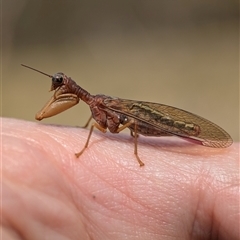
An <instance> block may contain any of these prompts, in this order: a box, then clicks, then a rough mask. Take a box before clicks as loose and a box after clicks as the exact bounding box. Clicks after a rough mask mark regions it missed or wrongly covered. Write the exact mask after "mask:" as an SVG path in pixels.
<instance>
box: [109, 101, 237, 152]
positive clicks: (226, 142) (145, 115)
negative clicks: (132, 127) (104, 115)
mask: <svg viewBox="0 0 240 240" xmlns="http://www.w3.org/2000/svg"><path fill="white" fill-rule="evenodd" d="M104 104H105V106H106V107H107V108H109V109H111V110H113V111H116V112H118V113H122V114H124V115H126V116H129V117H132V118H134V119H136V120H137V121H142V122H144V123H147V124H149V125H150V126H153V127H154V128H158V129H160V130H161V131H165V132H167V133H170V134H172V135H176V136H179V137H183V138H186V139H189V140H190V139H192V140H195V141H197V142H199V143H200V144H202V145H204V146H208V147H216V148H224V147H228V146H230V145H231V144H232V138H231V137H230V135H229V134H228V133H227V132H226V131H224V130H223V129H222V128H221V127H219V126H218V125H216V124H214V123H212V122H211V121H208V120H207V119H204V118H202V117H200V116H197V115H195V114H193V113H190V112H187V111H184V110H182V109H179V108H175V107H171V106H167V105H164V104H159V103H152V102H143V101H133V100H127V99H120V98H107V99H105V100H104Z"/></svg>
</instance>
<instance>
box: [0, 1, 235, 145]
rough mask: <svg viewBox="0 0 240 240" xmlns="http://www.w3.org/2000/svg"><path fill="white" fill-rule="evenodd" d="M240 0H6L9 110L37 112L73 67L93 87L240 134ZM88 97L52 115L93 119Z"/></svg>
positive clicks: (70, 121)
mask: <svg viewBox="0 0 240 240" xmlns="http://www.w3.org/2000/svg"><path fill="white" fill-rule="evenodd" d="M238 5H239V2H238V1H234V0H233V1H227V0H223V1H208V0H203V1H192V2H191V1H190V2H189V1H153V0H150V1H120V0H119V1H118V0H117V1H96V0H95V1H63V0H58V1H47V0H42V1H41V0H38V1H30V0H25V1H24V0H22V1H17V0H11V1H9V0H3V1H2V37H1V38H2V49H1V52H2V64H1V76H2V96H1V97H2V100H1V107H2V116H4V117H13V118H19V119H26V120H30V121H35V119H34V116H35V113H36V112H37V111H38V110H40V109H41V108H42V106H43V105H44V104H45V103H46V102H47V100H48V99H49V98H50V96H51V95H52V93H49V92H48V90H49V89H50V85H51V80H50V79H49V78H47V77H45V76H43V75H40V74H38V73H36V72H33V71H31V70H28V69H26V68H23V67H21V66H20V64H21V63H24V64H27V65H30V66H32V67H34V68H37V69H39V70H42V71H45V72H47V73H49V74H54V73H56V72H59V71H60V72H64V73H65V74H66V75H68V76H71V77H72V78H73V79H74V80H75V81H76V82H77V83H78V84H79V85H80V86H82V87H83V88H85V89H86V90H88V91H89V92H90V93H92V94H97V93H103V94H106V95H110V96H118V97H121V98H127V99H137V100H145V101H153V102H158V103H164V104H167V105H172V106H176V107H179V108H182V109H185V110H187V111H190V112H193V113H196V114H198V115H200V116H203V117H205V118H207V119H209V120H211V121H213V122H215V123H217V124H218V125H220V126H221V127H223V128H224V129H225V130H226V131H227V132H229V133H230V135H231V136H232V137H233V138H234V140H238V136H239V13H238V11H239V6H238ZM89 116H90V112H89V109H88V107H87V106H86V105H85V103H83V102H80V104H79V105H78V106H75V107H74V108H72V109H70V110H68V111H66V112H64V113H62V114H60V115H57V116H55V117H52V118H50V119H45V120H43V121H44V122H45V123H54V124H65V125H77V126H81V125H84V124H85V122H86V120H87V119H88V117H89Z"/></svg>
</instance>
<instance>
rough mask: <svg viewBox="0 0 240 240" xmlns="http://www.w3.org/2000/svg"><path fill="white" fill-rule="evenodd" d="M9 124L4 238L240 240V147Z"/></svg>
mask: <svg viewBox="0 0 240 240" xmlns="http://www.w3.org/2000/svg"><path fill="white" fill-rule="evenodd" d="M87 136H88V130H86V129H81V128H73V127H63V126H52V125H44V124H39V123H31V122H26V121H20V120H15V119H6V118H3V119H2V165H1V167H2V236H3V239H5V240H7V239H19V238H21V239H31V240H35V239H51V240H52V239H58V240H59V239H83V240H85V239H98V240H101V239H104V240H106V239H114V240H117V239H161V240H164V239H184V240H185V239H228V240H229V239H239V214H240V213H239V155H238V154H239V144H238V143H234V144H233V145H232V146H231V147H229V148H226V149H212V148H207V147H202V146H198V145H194V144H191V143H188V142H185V141H182V140H178V139H177V138H165V137H163V138H145V137H141V136H140V138H139V144H138V153H139V157H140V158H141V160H142V161H143V162H144V163H145V166H144V167H139V164H138V162H137V160H136V158H135V156H134V154H133V149H134V140H133V138H131V137H130V136H129V137H128V136H126V135H124V134H118V135H113V134H110V133H108V134H105V135H104V134H102V133H98V132H97V131H94V133H93V135H92V137H91V140H90V144H89V147H88V149H87V150H86V151H85V152H84V153H83V154H82V155H81V156H80V158H78V159H77V158H76V157H75V155H74V153H75V152H78V151H80V150H81V149H82V147H83V146H84V144H85V141H86V138H87Z"/></svg>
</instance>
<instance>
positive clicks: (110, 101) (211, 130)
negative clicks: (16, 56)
mask: <svg viewBox="0 0 240 240" xmlns="http://www.w3.org/2000/svg"><path fill="white" fill-rule="evenodd" d="M22 66H23V67H26V68H29V69H32V70H34V71H36V72H39V73H41V74H43V75H45V76H48V77H50V78H51V79H52V85H51V89H50V91H55V92H54V94H53V96H52V98H51V99H50V100H49V101H48V102H47V103H46V105H45V106H44V107H43V108H42V110H41V111H40V112H38V113H37V114H36V116H35V118H36V119H37V120H42V119H43V118H48V117H51V116H54V115H56V114H58V113H61V112H63V111H65V110H67V109H69V108H71V107H73V106H74V105H76V104H78V103H79V101H80V100H82V101H84V102H85V103H86V104H88V105H89V107H90V110H91V113H92V114H91V118H90V119H89V120H88V122H87V124H86V126H87V125H88V124H89V122H90V120H91V119H92V118H93V119H94V120H95V122H94V123H93V124H92V125H91V128H90V131H89V135H88V138H87V141H86V143H85V145H84V147H83V149H82V150H81V151H80V152H78V153H75V155H76V157H79V156H80V155H81V154H82V153H83V152H84V151H85V150H86V148H87V147H88V144H89V140H90V138H91V135H92V132H93V129H94V128H97V129H98V130H100V131H101V132H103V133H106V131H107V129H108V130H109V131H110V132H111V133H119V132H121V131H122V130H124V129H125V128H129V129H130V133H131V135H132V136H133V137H134V154H135V156H136V158H137V160H138V163H139V165H140V166H144V163H143V162H142V161H141V159H140V158H139V156H138V149H137V143H138V135H139V134H141V135H144V136H155V137H161V136H178V137H181V138H183V139H185V140H188V141H191V142H193V143H196V144H200V145H203V146H207V147H213V148H225V147H228V146H230V145H231V144H232V138H231V137H230V135H229V134H228V133H227V132H225V131H224V130H223V129H222V128H220V127H219V126H217V125H216V124H214V123H212V122H210V121H208V120H206V119H204V118H202V117H200V116H197V115H195V114H193V113H190V112H187V111H184V110H181V109H178V108H175V107H171V106H167V105H163V104H159V103H152V102H144V101H134V100H127V99H121V98H113V97H110V96H106V95H102V94H97V95H91V94H90V93H89V92H87V91H86V90H84V89H83V88H82V87H80V86H79V85H77V83H76V82H75V81H73V80H72V79H71V77H67V76H66V75H65V74H64V73H61V72H59V73H56V74H54V75H49V74H46V73H44V72H41V71H39V70H37V69H34V68H32V67H29V66H27V65H24V64H22Z"/></svg>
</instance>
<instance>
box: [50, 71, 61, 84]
mask: <svg viewBox="0 0 240 240" xmlns="http://www.w3.org/2000/svg"><path fill="white" fill-rule="evenodd" d="M52 83H53V84H54V85H55V86H59V85H61V84H62V83H63V75H62V74H59V73H57V74H55V75H54V76H53V78H52Z"/></svg>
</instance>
